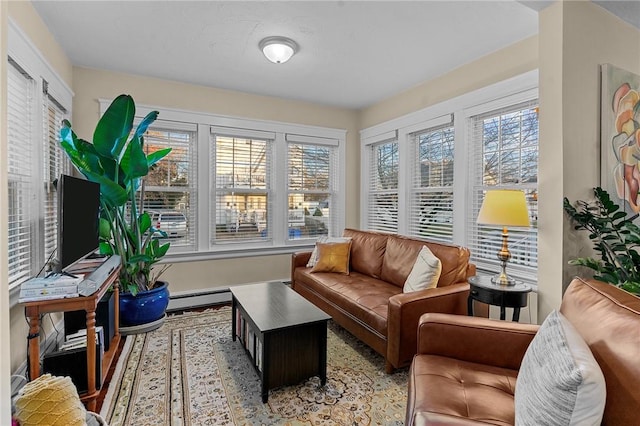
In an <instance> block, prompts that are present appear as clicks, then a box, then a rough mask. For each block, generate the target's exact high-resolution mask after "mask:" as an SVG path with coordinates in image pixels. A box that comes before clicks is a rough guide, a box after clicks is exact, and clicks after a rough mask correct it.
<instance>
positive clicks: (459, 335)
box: [418, 313, 539, 370]
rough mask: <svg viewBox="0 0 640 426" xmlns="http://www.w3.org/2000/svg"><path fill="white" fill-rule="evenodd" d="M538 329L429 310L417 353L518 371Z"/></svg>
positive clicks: (420, 327) (421, 324)
mask: <svg viewBox="0 0 640 426" xmlns="http://www.w3.org/2000/svg"><path fill="white" fill-rule="evenodd" d="M538 328H539V326H538V325H535V324H520V323H514V322H507V321H498V320H491V319H488V318H477V317H468V316H459V315H447V314H432V313H427V314H424V315H422V316H421V317H420V321H419V325H418V354H429V355H440V356H445V357H449V358H455V359H458V360H462V361H469V362H475V363H479V364H485V365H493V366H496V367H502V368H509V369H512V370H519V369H520V364H521V363H522V358H523V357H524V354H525V352H526V350H527V348H528V347H529V344H530V343H531V340H532V339H533V337H534V336H535V334H536V332H537V331H538Z"/></svg>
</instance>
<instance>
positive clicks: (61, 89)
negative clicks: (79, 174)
mask: <svg viewBox="0 0 640 426" xmlns="http://www.w3.org/2000/svg"><path fill="white" fill-rule="evenodd" d="M7 53H8V57H5V58H4V60H5V66H13V65H10V64H8V58H11V60H12V61H13V62H15V63H16V64H17V65H18V66H19V67H20V68H21V69H22V71H24V72H25V73H26V74H28V75H29V76H30V78H31V79H32V80H33V86H34V89H33V99H32V105H31V109H32V111H31V113H32V124H31V127H32V128H31V130H32V131H31V138H30V143H31V145H32V147H33V148H34V150H35V151H36V152H35V155H34V157H33V159H34V162H33V169H32V171H33V173H34V175H33V178H32V179H33V183H34V184H33V189H34V198H33V200H32V203H31V204H32V206H33V211H32V215H31V219H30V220H31V228H32V233H33V236H32V239H31V253H32V258H31V274H32V275H35V274H36V273H38V272H39V271H40V269H41V268H44V267H45V266H46V265H45V263H46V262H47V261H48V259H47V254H49V253H45V215H46V209H45V202H46V193H45V192H46V190H47V188H45V185H43V182H49V176H45V164H44V161H45V160H46V159H47V156H46V155H45V153H44V152H43V151H44V150H43V147H44V146H48V145H49V143H50V142H51V140H50V139H49V135H48V134H47V131H48V117H45V114H44V110H45V106H46V105H47V104H48V103H49V102H53V103H54V104H56V107H57V108H59V109H61V110H62V111H64V112H62V114H61V116H62V117H63V118H66V119H69V118H70V117H71V115H72V104H73V102H72V100H73V91H72V90H71V88H70V87H69V86H68V85H67V84H66V83H65V81H64V80H63V79H62V77H60V75H59V74H58V73H57V72H56V71H55V70H54V68H53V67H52V66H51V65H50V64H49V63H48V62H47V60H46V59H45V58H44V57H43V56H42V54H41V53H40V51H39V50H38V48H37V47H36V46H35V45H34V44H33V43H32V42H31V40H30V39H29V37H28V36H27V35H26V34H25V33H24V32H23V31H22V30H21V29H20V27H19V26H18V25H17V24H16V23H15V22H14V20H13V19H12V18H9V19H8V28H7ZM58 160H59V161H58V163H61V165H62V166H61V170H56V171H55V173H56V174H58V173H59V172H63V173H69V171H70V163H69V161H68V159H66V157H65V156H64V155H61V158H60V159H58ZM47 173H50V171H49V170H47ZM49 190H50V188H49ZM54 214H55V215H56V216H57V208H56V209H54ZM56 221H57V219H56ZM49 222H50V220H49ZM27 278H28V277H27ZM22 282H23V281H22V280H21V281H19V282H15V283H13V284H12V285H10V286H9V303H10V306H12V307H13V306H15V305H16V304H17V303H18V296H19V293H20V287H21V283H22ZM7 284H8V283H7Z"/></svg>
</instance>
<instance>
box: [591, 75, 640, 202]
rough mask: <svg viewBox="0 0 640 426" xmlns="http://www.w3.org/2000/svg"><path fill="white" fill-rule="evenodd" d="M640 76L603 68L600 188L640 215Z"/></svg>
mask: <svg viewBox="0 0 640 426" xmlns="http://www.w3.org/2000/svg"><path fill="white" fill-rule="evenodd" d="M639 92H640V75H637V74H634V73H631V72H629V71H626V70H623V69H621V68H618V67H615V66H613V65H610V64H604V65H602V97H601V114H600V120H601V122H600V135H601V139H600V141H601V149H602V152H601V186H602V187H603V188H604V189H605V190H607V192H609V194H610V195H611V197H612V200H613V201H616V200H615V197H616V195H617V196H618V197H619V198H620V200H623V201H624V203H622V202H617V203H618V204H624V210H625V211H626V212H628V213H630V214H635V213H640V94H639Z"/></svg>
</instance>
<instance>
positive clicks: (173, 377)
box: [101, 307, 407, 426]
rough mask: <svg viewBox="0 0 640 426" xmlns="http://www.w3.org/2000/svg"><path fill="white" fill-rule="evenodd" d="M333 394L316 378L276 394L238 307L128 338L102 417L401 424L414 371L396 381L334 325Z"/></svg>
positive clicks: (156, 421) (179, 318)
mask: <svg viewBox="0 0 640 426" xmlns="http://www.w3.org/2000/svg"><path fill="white" fill-rule="evenodd" d="M327 336H328V337H327V338H328V344H327V385H326V386H324V387H320V379H319V378H318V377H312V378H310V379H309V380H307V381H305V382H303V383H300V384H298V385H296V386H286V387H281V388H278V389H274V390H271V391H270V392H269V402H268V403H266V404H263V403H262V399H261V397H260V382H259V379H258V375H257V373H256V371H255V370H254V368H253V366H252V365H251V363H250V361H249V358H248V356H247V354H246V353H245V352H244V349H243V348H242V346H241V344H240V342H238V341H236V342H233V341H232V340H231V308H230V307H224V308H221V309H219V310H215V311H207V312H201V313H186V314H183V315H176V316H172V317H169V318H167V320H166V321H165V323H164V325H163V326H162V327H161V328H159V329H158V330H155V331H153V332H150V333H147V334H143V335H137V336H128V337H127V340H126V342H125V347H124V349H123V351H122V355H121V356H120V359H119V360H118V364H117V367H116V370H115V372H114V375H113V378H112V380H111V384H110V385H109V389H108V392H107V396H106V398H105V401H104V404H103V407H102V411H101V414H102V416H103V417H104V418H105V419H106V420H107V422H108V423H109V424H110V425H112V426H118V425H292V426H293V425H314V426H315V425H318V426H319V425H402V424H403V422H404V415H405V407H406V399H407V369H402V370H399V371H397V372H396V373H394V374H391V375H388V374H386V373H385V372H384V359H383V358H382V357H381V356H380V355H378V354H377V353H375V352H374V351H373V350H372V349H370V348H369V347H367V346H366V345H364V344H363V343H361V342H359V341H358V340H357V339H356V338H354V337H353V336H351V335H350V334H349V333H348V332H346V331H345V330H343V329H342V328H341V327H339V326H337V325H335V324H334V323H333V322H332V321H329V327H328V333H327Z"/></svg>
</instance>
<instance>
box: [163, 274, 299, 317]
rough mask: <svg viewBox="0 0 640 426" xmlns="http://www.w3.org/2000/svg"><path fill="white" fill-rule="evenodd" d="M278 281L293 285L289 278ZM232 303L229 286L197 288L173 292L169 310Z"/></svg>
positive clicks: (170, 297)
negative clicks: (211, 288)
mask: <svg viewBox="0 0 640 426" xmlns="http://www.w3.org/2000/svg"><path fill="white" fill-rule="evenodd" d="M278 281H280V282H282V283H284V284H286V285H288V286H291V281H289V280H278ZM249 284H251V283H249ZM253 284H255V283H253ZM230 303H231V291H230V290H229V288H228V287H226V288H218V289H215V290H195V291H192V292H184V293H179V294H171V295H170V296H169V306H167V312H173V311H182V310H185V309H192V308H201V307H203V306H214V305H222V304H230Z"/></svg>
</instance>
